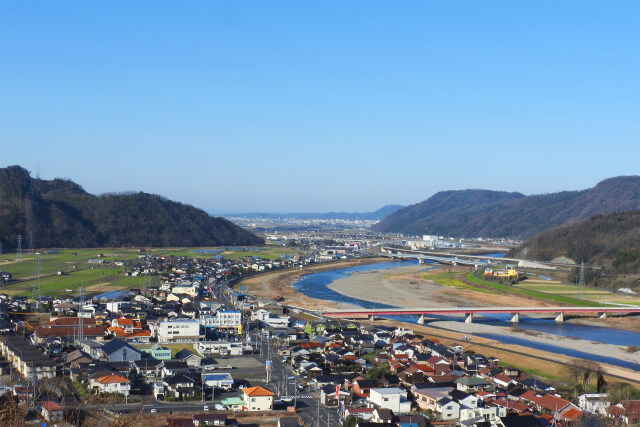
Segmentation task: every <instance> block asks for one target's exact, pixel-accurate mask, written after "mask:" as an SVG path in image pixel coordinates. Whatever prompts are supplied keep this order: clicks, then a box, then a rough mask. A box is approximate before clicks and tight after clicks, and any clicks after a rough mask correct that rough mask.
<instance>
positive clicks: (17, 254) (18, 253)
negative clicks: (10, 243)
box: [16, 234, 22, 262]
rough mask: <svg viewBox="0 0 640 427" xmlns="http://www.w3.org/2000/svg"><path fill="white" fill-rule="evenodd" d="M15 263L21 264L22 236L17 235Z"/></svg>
mask: <svg viewBox="0 0 640 427" xmlns="http://www.w3.org/2000/svg"><path fill="white" fill-rule="evenodd" d="M16 261H18V262H22V234H18V252H17V253H16Z"/></svg>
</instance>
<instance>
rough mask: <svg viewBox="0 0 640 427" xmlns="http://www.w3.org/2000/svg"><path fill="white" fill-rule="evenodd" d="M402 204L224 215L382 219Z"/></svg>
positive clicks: (352, 219) (277, 217) (304, 218)
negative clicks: (370, 208) (363, 209)
mask: <svg viewBox="0 0 640 427" xmlns="http://www.w3.org/2000/svg"><path fill="white" fill-rule="evenodd" d="M401 208H402V206H401V205H386V206H384V207H382V208H380V209H378V210H377V211H375V212H326V213H312V212H307V213H267V212H255V213H239V214H228V215H224V216H225V217H226V218H234V217H243V218H267V219H279V218H292V219H300V220H308V219H324V220H330V219H340V220H347V221H355V220H372V221H375V220H381V219H383V218H385V217H387V216H388V215H390V214H392V213H393V212H395V211H397V210H398V209H401Z"/></svg>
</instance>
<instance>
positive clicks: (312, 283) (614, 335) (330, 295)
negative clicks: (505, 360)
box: [294, 261, 640, 371]
mask: <svg viewBox="0 0 640 427" xmlns="http://www.w3.org/2000/svg"><path fill="white" fill-rule="evenodd" d="M415 264H416V261H393V262H385V263H378V264H368V265H361V266H356V267H349V268H342V269H338V270H331V271H325V272H322V273H312V274H308V275H306V276H304V277H302V278H301V279H300V280H298V281H297V282H296V283H295V284H294V288H295V289H296V290H297V291H298V292H300V293H303V294H305V295H307V296H308V297H311V298H315V299H319V300H325V301H336V302H342V303H348V304H353V305H357V306H359V307H363V308H389V307H392V306H391V305H385V304H379V303H373V302H369V301H364V300H361V299H358V298H353V297H350V296H346V295H342V294H340V293H338V292H335V291H334V290H332V289H329V288H328V285H329V284H331V283H332V282H333V281H335V280H338V279H341V278H344V277H346V276H349V275H351V274H353V273H356V272H363V271H371V270H383V269H391V268H397V267H402V266H407V265H415ZM432 268H434V267H429V265H428V264H425V271H426V270H429V269H432ZM386 317H388V318H389V319H394V320H399V321H402V322H407V323H416V322H417V320H418V318H417V316H386ZM429 318H430V319H435V320H455V321H460V318H459V317H453V316H438V315H429ZM473 322H474V323H482V324H488V325H493V326H503V327H505V326H506V327H511V326H512V324H511V322H510V315H509V314H486V315H482V316H474V319H473ZM518 326H519V327H521V328H522V329H528V330H532V331H537V332H543V333H548V334H553V335H559V336H564V337H568V338H580V339H583V340H588V341H594V342H604V343H607V344H615V345H619V346H625V347H626V346H627V345H639V346H640V333H638V332H632V331H625V330H620V329H614V328H605V327H599V326H589V325H582V324H576V323H566V322H565V323H557V322H555V321H554V320H552V319H541V318H537V317H529V316H520V322H519V324H518ZM476 335H478V336H481V337H485V338H490V339H494V340H496V341H500V342H503V343H506V344H518V345H523V346H526V347H531V348H536V349H539V350H543V351H548V352H553V353H558V354H564V355H567V356H570V357H577V358H582V359H591V360H595V361H598V362H602V363H608V364H610V365H615V366H620V367H623V368H628V369H634V370H638V371H640V364H637V363H632V362H628V361H624V360H620V359H617V358H613V357H605V356H600V355H595V354H590V353H584V352H580V351H576V350H572V349H566V348H563V347H559V346H554V345H549V344H544V343H539V342H536V341H532V340H527V339H524V338H515V337H509V336H505V335H495V334H476Z"/></svg>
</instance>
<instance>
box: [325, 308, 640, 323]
mask: <svg viewBox="0 0 640 427" xmlns="http://www.w3.org/2000/svg"><path fill="white" fill-rule="evenodd" d="M484 313H509V314H511V321H512V322H514V323H517V322H518V321H519V320H520V315H521V314H529V313H549V314H553V315H554V316H555V321H556V322H563V321H564V315H565V314H582V315H584V314H591V315H593V314H596V315H598V317H600V318H606V317H607V314H639V313H640V306H636V307H632V306H624V307H477V308H469V307H467V308H465V307H450V308H376V309H364V308H363V309H353V310H331V311H324V312H323V313H322V314H323V315H324V316H327V317H337V318H361V317H368V318H369V319H371V320H374V319H375V317H376V316H393V315H415V316H420V317H419V319H418V323H419V324H424V317H425V315H429V314H463V315H464V316H465V320H464V321H465V323H472V322H473V315H474V314H484Z"/></svg>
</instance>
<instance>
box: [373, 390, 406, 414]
mask: <svg viewBox="0 0 640 427" xmlns="http://www.w3.org/2000/svg"><path fill="white" fill-rule="evenodd" d="M367 402H368V403H369V406H371V407H377V408H384V409H391V410H392V411H393V412H395V413H397V414H406V413H409V412H411V402H410V401H408V400H407V392H406V391H404V390H403V389H401V388H399V387H390V388H372V389H371V390H370V392H369V398H368V399H367Z"/></svg>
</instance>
